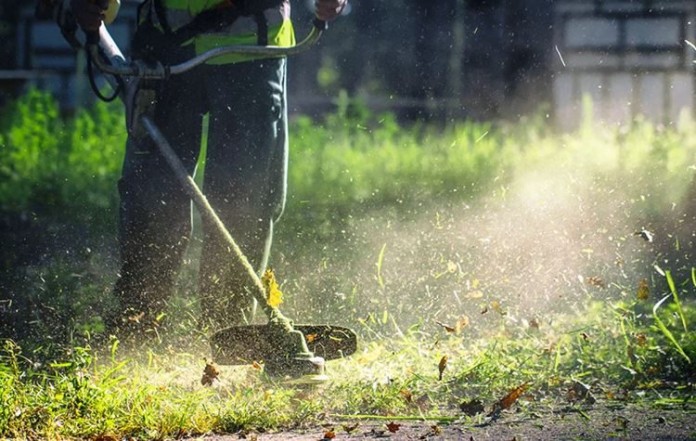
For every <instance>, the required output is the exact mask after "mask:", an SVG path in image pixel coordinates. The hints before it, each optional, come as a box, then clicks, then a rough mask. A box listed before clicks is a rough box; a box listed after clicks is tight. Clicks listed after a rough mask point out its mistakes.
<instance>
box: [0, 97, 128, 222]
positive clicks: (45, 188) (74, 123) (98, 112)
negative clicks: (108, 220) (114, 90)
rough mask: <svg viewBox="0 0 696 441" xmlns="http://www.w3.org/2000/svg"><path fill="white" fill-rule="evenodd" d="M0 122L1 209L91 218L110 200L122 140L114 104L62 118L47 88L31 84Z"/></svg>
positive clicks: (117, 168) (98, 215) (113, 200)
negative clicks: (35, 87) (0, 153)
mask: <svg viewBox="0 0 696 441" xmlns="http://www.w3.org/2000/svg"><path fill="white" fill-rule="evenodd" d="M0 127H1V129H2V131H1V132H0V150H1V151H2V155H0V210H4V211H10V212H26V211H37V212H40V213H47V214H51V215H57V216H59V217H70V218H73V219H83V220H93V219H94V218H99V217H100V215H101V213H102V212H103V210H104V209H108V208H112V207H113V206H114V205H115V181H116V176H117V173H118V170H119V169H120V165H121V157H122V153H121V152H122V150H123V145H124V143H125V133H124V130H123V120H122V113H121V111H120V110H118V108H117V107H115V106H114V105H106V104H103V103H98V104H96V105H95V106H94V108H92V109H83V110H80V111H78V113H77V115H75V116H74V117H71V118H64V117H62V116H61V115H60V113H59V111H58V107H57V104H56V102H55V100H54V99H53V98H52V97H51V96H50V95H49V94H47V93H45V92H40V91H38V90H30V91H29V92H28V93H27V94H26V95H24V96H23V97H22V98H21V99H20V100H18V101H17V102H15V103H13V104H12V105H10V106H9V108H8V109H6V111H5V112H4V113H3V117H2V118H1V119H0ZM100 220H103V219H100Z"/></svg>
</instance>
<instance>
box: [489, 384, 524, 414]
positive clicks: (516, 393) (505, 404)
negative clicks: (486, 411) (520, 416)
mask: <svg viewBox="0 0 696 441" xmlns="http://www.w3.org/2000/svg"><path fill="white" fill-rule="evenodd" d="M526 390H527V383H522V384H521V385H519V386H517V387H516V388H514V389H512V390H511V391H510V392H508V393H507V394H506V395H505V396H504V397H503V398H501V399H500V401H498V402H497V403H495V404H494V405H493V409H492V410H491V413H490V415H493V414H497V413H499V412H500V411H501V410H505V409H509V408H510V407H512V405H513V404H515V403H516V402H517V400H518V399H519V398H520V396H522V394H523V393H524V391H526Z"/></svg>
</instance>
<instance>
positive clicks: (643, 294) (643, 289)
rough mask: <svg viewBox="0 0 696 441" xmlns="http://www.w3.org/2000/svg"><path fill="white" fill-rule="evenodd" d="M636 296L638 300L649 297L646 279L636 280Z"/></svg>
mask: <svg viewBox="0 0 696 441" xmlns="http://www.w3.org/2000/svg"><path fill="white" fill-rule="evenodd" d="M636 297H637V298H638V300H648V297H650V285H648V279H641V280H640V282H638V291H637V292H636Z"/></svg>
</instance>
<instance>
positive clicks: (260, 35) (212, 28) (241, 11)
mask: <svg viewBox="0 0 696 441" xmlns="http://www.w3.org/2000/svg"><path fill="white" fill-rule="evenodd" d="M150 1H151V2H152V4H153V8H152V9H154V15H155V16H156V17H152V12H153V11H152V10H150V11H149V12H150V14H149V15H150V16H149V17H148V18H149V20H150V21H151V22H153V21H154V20H153V18H156V21H157V22H158V24H159V25H160V27H161V29H162V31H163V32H164V33H165V34H166V35H167V38H170V39H171V40H170V41H171V42H172V44H175V45H176V46H180V45H182V44H184V43H185V42H187V41H189V40H191V39H192V38H194V37H196V36H198V35H200V34H204V33H209V32H216V31H221V30H222V29H224V28H226V27H228V26H231V25H232V24H234V22H235V21H236V20H237V19H238V18H239V17H242V16H251V17H252V18H253V19H254V22H255V23H256V27H257V33H256V34H257V41H258V44H259V45H260V46H266V45H268V19H267V17H266V14H265V10H267V9H270V8H272V7H276V6H277V7H279V6H280V5H281V4H282V3H283V2H282V0H245V1H231V0H226V1H225V2H223V3H222V4H220V5H219V6H218V7H216V8H213V9H208V10H205V11H203V12H201V13H199V14H198V15H196V17H195V18H194V19H193V20H191V22H189V23H188V24H186V25H184V26H182V27H180V28H178V29H177V30H172V28H171V26H170V24H169V23H168V20H167V13H166V8H165V6H164V0H150ZM251 5H253V6H251Z"/></svg>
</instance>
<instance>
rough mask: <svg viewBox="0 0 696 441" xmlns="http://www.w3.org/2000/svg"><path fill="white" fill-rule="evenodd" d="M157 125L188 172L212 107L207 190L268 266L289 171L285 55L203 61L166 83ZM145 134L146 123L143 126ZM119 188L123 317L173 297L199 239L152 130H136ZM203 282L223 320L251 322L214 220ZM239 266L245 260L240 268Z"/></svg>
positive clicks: (206, 306) (250, 251) (212, 314)
mask: <svg viewBox="0 0 696 441" xmlns="http://www.w3.org/2000/svg"><path fill="white" fill-rule="evenodd" d="M156 87H157V90H158V92H157V99H156V103H155V106H154V113H153V115H152V116H153V119H154V122H155V124H156V125H157V126H158V127H159V129H160V130H161V131H162V133H163V134H164V136H165V137H166V138H167V140H168V141H169V143H170V144H171V146H172V147H173V149H174V150H175V152H176V153H177V154H178V156H179V158H180V159H181V160H182V162H183V164H184V166H185V167H186V169H187V170H188V172H189V173H193V171H194V168H195V166H196V163H197V160H198V157H199V154H200V147H201V135H202V132H201V126H202V124H201V123H202V117H203V115H204V114H205V113H208V114H209V128H208V137H207V155H206V158H205V164H206V165H205V174H204V184H203V192H204V193H205V195H206V197H207V198H208V200H209V202H210V203H211V205H212V206H213V208H214V209H215V210H216V212H217V214H218V215H219V217H220V218H221V220H222V222H223V223H224V224H225V225H226V226H227V228H228V230H229V231H230V233H231V235H232V236H233V237H234V239H235V241H236V242H237V243H238V245H239V246H240V248H241V250H242V252H243V253H244V254H245V255H246V257H247V258H248V259H249V261H250V263H251V264H252V266H253V267H254V268H255V269H256V270H257V271H258V273H259V274H260V273H262V272H263V271H264V269H265V267H266V264H267V261H268V255H269V251H270V246H271V240H272V236H273V224H274V222H276V221H277V220H278V218H279V216H280V214H281V212H282V210H283V206H284V203H285V195H286V179H287V155H288V142H287V105H286V60H285V59H279V58H276V59H264V60H255V61H247V62H242V63H235V64H229V65H204V66H201V67H199V68H196V69H195V70H193V71H191V72H190V73H186V74H183V75H179V76H173V77H171V78H170V79H168V80H165V81H163V82H162V83H161V84H158V85H157V86H156ZM139 132H141V131H139ZM118 188H119V193H120V198H121V199H120V218H119V220H120V224H119V237H120V239H119V240H120V253H121V259H122V266H121V271H120V273H119V278H118V280H117V283H116V285H115V289H114V292H115V295H116V298H117V300H118V301H119V303H120V311H121V314H122V316H123V317H127V316H131V317H132V314H136V317H139V316H142V314H141V313H145V314H146V315H147V317H155V316H156V315H157V314H159V313H160V312H161V311H162V310H163V308H164V306H165V305H166V302H167V299H168V298H169V296H170V295H171V293H172V291H173V290H174V285H175V282H176V279H177V276H178V273H179V270H180V267H181V265H182V260H183V256H184V253H185V250H186V248H187V245H188V244H189V241H190V237H191V201H190V199H189V197H187V196H186V195H185V194H184V191H183V187H182V186H181V185H180V184H179V183H178V182H177V181H176V179H175V178H174V174H173V173H172V171H171V170H170V168H169V167H168V166H167V164H166V163H165V160H164V158H163V157H162V156H161V155H160V153H159V152H158V150H157V148H156V146H155V145H154V144H153V142H152V140H151V139H150V138H149V137H148V136H147V135H142V134H140V135H135V134H131V135H130V136H129V138H128V142H127V146H126V155H125V160H124V164H123V171H122V176H121V179H120V181H119V184H118ZM203 233H204V234H203V237H204V244H203V249H202V256H201V259H200V266H199V277H198V289H199V296H200V304H201V308H202V313H203V317H204V319H206V320H207V321H209V322H210V323H211V324H212V325H213V326H214V327H221V326H229V325H230V324H235V323H240V322H242V320H243V317H244V315H243V311H244V310H246V309H248V308H249V306H250V305H251V296H250V295H249V294H248V292H247V289H246V288H245V281H246V280H248V279H247V278H246V277H245V276H244V275H243V274H240V271H238V270H234V269H233V268H235V265H232V264H231V263H232V261H231V259H234V258H235V257H234V255H233V254H232V252H231V250H230V249H229V247H228V246H227V243H226V242H225V241H223V240H222V239H221V238H220V236H219V235H218V233H217V231H216V230H215V229H214V228H213V227H212V225H206V224H205V223H204V224H203ZM237 268H238V266H237Z"/></svg>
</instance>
